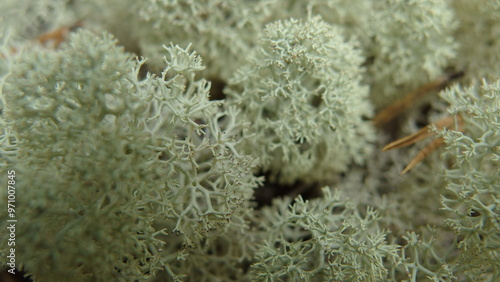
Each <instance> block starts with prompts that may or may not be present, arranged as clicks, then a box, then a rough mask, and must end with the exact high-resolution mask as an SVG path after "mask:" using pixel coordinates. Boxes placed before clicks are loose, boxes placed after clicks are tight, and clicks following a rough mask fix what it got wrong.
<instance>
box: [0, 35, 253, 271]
mask: <svg viewBox="0 0 500 282" xmlns="http://www.w3.org/2000/svg"><path fill="white" fill-rule="evenodd" d="M167 51H168V54H169V56H167V57H166V62H165V63H166V65H167V67H166V69H165V70H164V72H163V75H162V77H153V76H149V75H148V76H147V77H146V78H144V79H142V80H140V79H139V78H138V72H139V68H140V67H141V64H142V63H143V62H136V61H134V60H133V59H132V57H131V56H130V55H129V54H127V53H124V51H123V49H122V48H120V47H117V46H116V40H113V39H112V38H111V37H110V36H109V35H103V36H96V35H94V34H93V33H91V32H88V31H84V32H79V33H76V34H75V35H73V36H71V38H69V39H68V43H67V44H64V46H62V47H61V49H60V50H56V51H52V50H46V49H39V48H35V49H30V50H25V51H24V52H23V53H22V54H20V55H18V56H16V57H15V58H14V60H13V62H12V69H11V73H10V74H9V76H8V77H7V78H6V81H5V83H4V85H3V89H2V92H3V100H4V106H5V107H4V115H3V122H2V124H3V130H4V134H3V135H2V139H3V140H2V141H3V142H2V143H3V144H7V143H9V144H11V145H10V146H9V147H7V146H4V147H3V152H4V153H5V154H4V156H8V157H7V158H4V163H3V167H8V168H9V169H10V170H15V171H16V174H17V179H18V180H19V181H18V183H17V188H18V191H19V200H18V205H19V206H22V207H23V208H19V212H18V214H17V216H18V217H19V218H20V219H21V218H22V220H19V223H18V225H17V229H16V230H17V232H18V234H20V236H19V237H18V238H17V250H16V251H17V254H18V260H19V261H20V262H22V265H23V268H25V269H26V270H27V271H29V273H32V274H33V277H34V278H36V279H41V280H48V281H54V280H61V279H62V280H75V279H76V280H82V279H85V280H87V279H93V280H96V279H97V280H99V279H102V280H106V279H131V280H134V279H144V278H145V277H147V276H149V275H151V274H153V273H154V272H155V270H157V269H160V268H163V267H167V268H169V267H170V266H169V263H170V262H171V261H174V262H175V260H176V255H175V252H176V251H178V250H179V249H178V248H179V246H182V245H186V246H191V245H196V244H198V243H199V242H200V241H201V240H203V239H204V238H205V237H206V236H207V234H212V236H213V234H217V233H222V232H224V230H225V229H226V228H228V226H229V225H231V224H232V223H231V218H232V216H235V217H238V216H237V215H235V213H236V214H238V213H239V212H240V211H242V209H241V207H240V206H246V205H247V204H246V202H247V200H248V199H249V198H250V197H251V196H252V190H253V188H255V187H256V185H257V179H256V178H255V177H253V176H252V174H251V170H252V166H253V160H252V158H251V157H248V156H243V155H241V154H238V155H236V154H233V153H232V151H231V148H232V147H233V146H235V144H234V143H235V142H236V141H234V140H233V139H232V138H231V136H230V134H234V132H233V130H234V128H238V125H239V123H238V121H235V117H234V114H235V113H234V112H221V111H220V109H219V107H218V103H217V102H211V101H209V100H208V89H209V86H210V85H209V83H208V82H207V81H205V80H195V78H194V77H195V72H196V71H200V70H201V69H203V66H202V65H201V59H200V57H198V56H197V55H196V54H195V53H194V52H189V51H188V50H187V49H186V50H184V49H181V48H179V47H173V46H172V47H168V48H167ZM166 53H167V52H166ZM40 66H43V68H40ZM221 119H224V120H225V121H224V123H220V122H219V121H220V120H221ZM221 127H222V128H223V129H222V128H221ZM222 130H226V132H222ZM5 192H6V191H2V193H5ZM21 192H22V193H21ZM4 195H5V194H4ZM4 216H5V214H2V218H3V219H5V217H4ZM235 222H236V223H237V224H242V223H241V222H238V220H235ZM4 224H5V220H3V223H2V226H4ZM4 228H5V226H4ZM172 232H175V233H178V234H180V235H181V236H178V237H176V236H173V235H172ZM21 234H22V235H21ZM167 234H168V235H169V236H167V237H166V238H167V239H164V238H163V237H161V236H163V235H167ZM172 236H173V237H172ZM171 238H174V239H171ZM4 239H5V240H6V239H7V238H5V237H2V243H3V244H4V246H6V245H7V243H6V241H5V240H4ZM164 245H167V246H164ZM171 245H173V246H176V247H177V249H174V253H162V251H161V250H162V248H164V247H167V248H169V249H170V248H172V246H171ZM40 262H43V263H40Z"/></svg>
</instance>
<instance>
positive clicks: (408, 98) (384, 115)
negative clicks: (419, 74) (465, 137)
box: [372, 71, 464, 127]
mask: <svg viewBox="0 0 500 282" xmlns="http://www.w3.org/2000/svg"><path fill="white" fill-rule="evenodd" d="M463 75H464V72H463V71H459V72H455V73H452V74H449V75H446V76H443V77H441V78H438V79H436V80H434V81H431V82H429V83H427V84H424V85H422V86H420V87H419V88H417V89H416V90H415V91H413V92H410V93H408V94H406V95H405V96H404V97H403V98H401V99H400V100H397V101H396V102H394V103H392V104H390V105H389V106H387V107H386V108H384V109H383V110H381V111H380V112H378V113H377V115H376V116H375V117H374V118H373V120H372V121H373V124H374V125H375V126H376V127H381V126H383V125H384V124H387V123H388V122H390V121H391V120H393V119H395V118H396V117H397V116H398V115H400V114H401V113H403V112H404V111H406V110H407V109H408V108H410V107H411V106H412V105H413V104H415V103H416V102H417V101H418V100H420V99H422V97H424V96H425V95H427V94H428V93H429V92H431V91H435V90H440V89H442V88H443V87H445V86H446V85H447V84H448V83H450V82H451V81H453V80H455V79H458V78H460V77H462V76H463Z"/></svg>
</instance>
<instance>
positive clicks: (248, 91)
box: [226, 18, 374, 183]
mask: <svg viewBox="0 0 500 282" xmlns="http://www.w3.org/2000/svg"><path fill="white" fill-rule="evenodd" d="M249 61H250V63H249V64H247V65H245V66H244V67H242V68H241V69H240V70H239V71H238V73H237V74H236V75H235V76H234V77H233V79H232V80H231V81H230V84H229V88H228V90H227V92H226V93H227V94H228V96H229V97H228V103H229V104H231V105H233V104H235V105H237V106H238V107H239V108H241V109H242V114H241V117H242V118H243V119H245V120H248V121H251V126H250V127H248V128H247V129H246V130H244V132H243V134H244V137H246V138H247V140H245V141H246V144H244V145H245V146H246V148H249V150H250V152H251V153H252V154H253V155H256V156H259V157H260V159H261V162H262V164H263V167H264V169H265V170H267V171H271V177H273V178H278V181H280V182H285V183H293V182H294V181H296V180H297V179H301V180H303V181H309V182H311V181H326V180H329V179H331V178H333V177H334V174H335V172H341V171H345V170H346V169H347V166H348V165H349V164H350V163H351V162H353V161H355V162H357V163H361V162H362V161H363V158H364V156H366V155H367V153H368V152H369V151H370V144H369V142H370V141H371V140H372V139H373V136H374V132H373V129H372V126H371V124H370V122H369V121H367V119H364V118H366V117H368V116H370V115H371V106H370V104H369V103H368V100H367V95H368V88H367V87H366V86H365V85H362V83H361V79H362V75H363V69H362V68H361V66H360V65H361V64H362V62H363V57H362V56H361V52H360V51H359V50H358V49H356V42H355V41H349V42H348V41H346V40H345V38H344V36H343V35H342V30H341V29H340V28H338V27H336V26H332V25H329V24H327V23H326V22H324V21H322V20H321V19H319V18H314V19H311V20H308V21H299V20H286V21H278V22H275V23H273V24H269V25H268V26H267V27H266V29H265V30H264V35H263V37H261V38H260V41H259V45H258V47H257V50H256V51H255V52H254V53H253V54H252V55H251V56H250V58H249ZM351 140H357V141H356V142H351Z"/></svg>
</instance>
